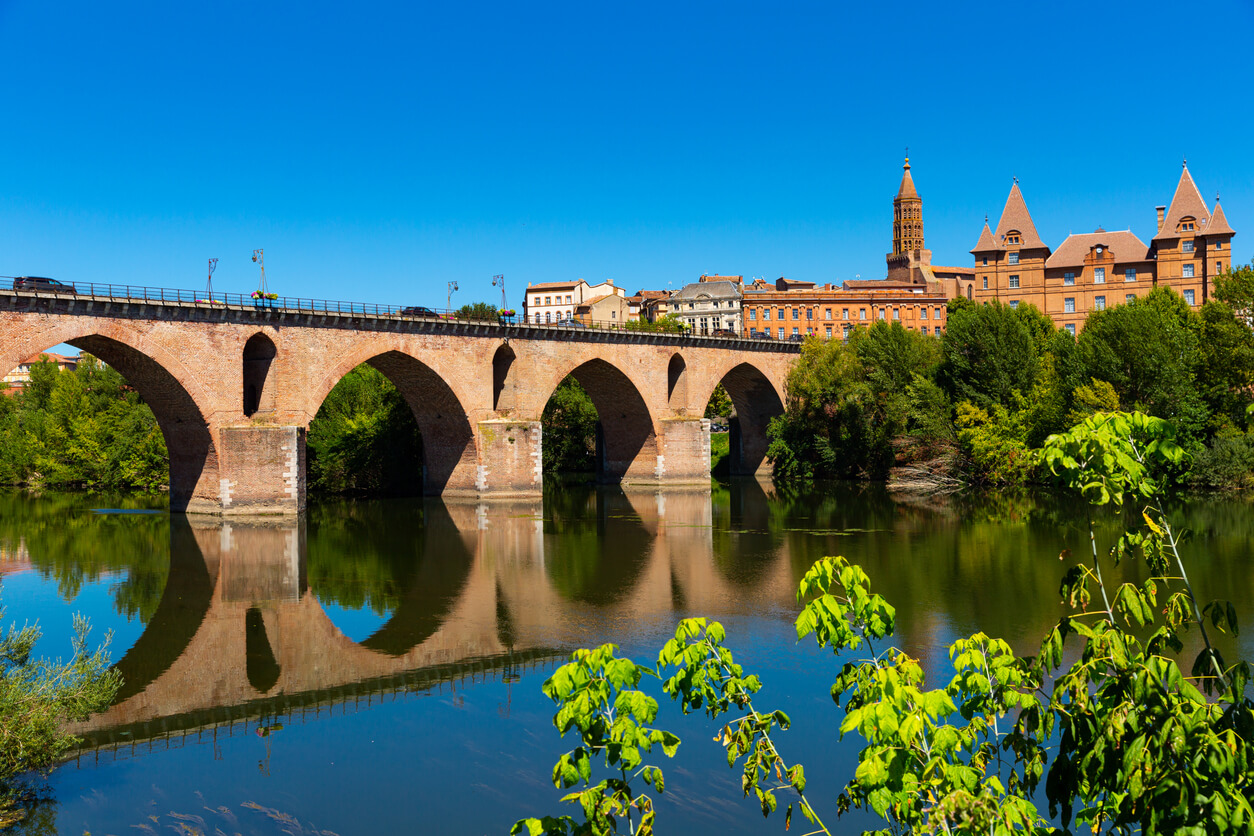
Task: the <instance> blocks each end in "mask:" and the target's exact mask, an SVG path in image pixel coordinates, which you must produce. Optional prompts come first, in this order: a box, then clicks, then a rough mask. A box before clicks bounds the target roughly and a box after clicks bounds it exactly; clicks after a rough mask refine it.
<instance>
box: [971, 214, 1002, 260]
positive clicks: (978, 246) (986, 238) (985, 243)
mask: <svg viewBox="0 0 1254 836" xmlns="http://www.w3.org/2000/svg"><path fill="white" fill-rule="evenodd" d="M995 249H997V242H996V241H994V240H993V231H992V230H991V229H989V228H988V217H987V216H985V218H984V230H983V231H982V232H981V233H980V240H979V241H976V242H975V249H973V250H971V252H973V253H986V252H988V251H989V250H995Z"/></svg>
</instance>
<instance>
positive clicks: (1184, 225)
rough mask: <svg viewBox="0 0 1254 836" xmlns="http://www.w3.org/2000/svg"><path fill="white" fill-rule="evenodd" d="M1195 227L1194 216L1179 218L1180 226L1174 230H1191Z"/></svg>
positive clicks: (1195, 220)
mask: <svg viewBox="0 0 1254 836" xmlns="http://www.w3.org/2000/svg"><path fill="white" fill-rule="evenodd" d="M1196 228H1197V219H1196V218H1181V219H1180V226H1178V227H1177V228H1176V232H1192V231H1193V230H1194V229H1196Z"/></svg>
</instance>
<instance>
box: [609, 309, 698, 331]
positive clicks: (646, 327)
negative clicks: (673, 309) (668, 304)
mask: <svg viewBox="0 0 1254 836" xmlns="http://www.w3.org/2000/svg"><path fill="white" fill-rule="evenodd" d="M623 328H624V329H625V330H627V331H651V332H655V333H661V334H682V333H684V332H685V331H687V330H688V326H687V325H685V324H684V321H683V320H682V319H680V318H679V317H677V316H675V315H674V314H667V315H666V316H662V317H658V319H657V320H656V321H654V322H650V321H649V320H647V319H633V320H628V321H627V322H624V323H623Z"/></svg>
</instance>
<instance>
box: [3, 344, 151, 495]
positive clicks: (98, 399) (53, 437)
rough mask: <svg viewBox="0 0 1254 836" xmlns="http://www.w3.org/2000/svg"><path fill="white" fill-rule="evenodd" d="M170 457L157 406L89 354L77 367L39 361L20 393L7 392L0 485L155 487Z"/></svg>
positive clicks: (128, 488)
mask: <svg viewBox="0 0 1254 836" xmlns="http://www.w3.org/2000/svg"><path fill="white" fill-rule="evenodd" d="M168 461H169V459H168V455H167V453H166V447H165V439H164V438H163V437H162V435H161V430H160V428H159V427H158V426H157V420H156V418H155V417H154V416H153V414H152V410H151V409H149V408H148V406H147V405H145V404H144V403H143V401H142V400H141V399H140V397H139V395H138V394H137V393H136V392H135V390H134V389H132V388H131V387H130V386H128V385H127V383H126V380H125V378H123V377H122V375H120V374H119V373H118V372H117V371H115V370H114V369H112V368H109V367H108V366H106V365H104V364H103V363H100V362H99V361H98V360H97V359H96V358H95V357H92V356H91V355H90V354H83V355H82V356H81V358H80V359H79V363H78V368H77V369H76V370H75V371H74V372H65V373H63V372H61V370H60V368H59V367H58V366H57V365H56V364H55V363H52V362H50V361H44V362H40V363H36V364H34V365H33V366H32V367H31V372H30V381H29V383H28V384H27V385H26V386H25V387H24V388H23V389H22V390H21V391H20V392H17V393H15V394H0V485H15V486H24V487H50V488H60V489H77V490H126V491H140V492H147V491H156V490H159V489H161V488H162V487H163V486H164V485H165V483H166V480H167V478H168V472H169V464H168Z"/></svg>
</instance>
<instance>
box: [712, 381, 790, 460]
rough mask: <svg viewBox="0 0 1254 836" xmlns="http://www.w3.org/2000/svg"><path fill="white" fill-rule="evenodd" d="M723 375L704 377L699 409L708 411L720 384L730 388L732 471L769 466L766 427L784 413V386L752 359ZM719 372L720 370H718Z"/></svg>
mask: <svg viewBox="0 0 1254 836" xmlns="http://www.w3.org/2000/svg"><path fill="white" fill-rule="evenodd" d="M728 365H729V366H730V367H729V368H727V367H725V368H724V370H723V371H722V374H718V375H717V376H715V375H711V376H710V377H709V378H707V379H705V380H703V382H702V386H701V389H700V390H699V391H698V394H702V393H703V394H704V396H705V397H704V399H703V400H701V401H699V403H698V405H697V407H696V408H697V409H699V410H704V409H705V405H706V404H707V403H709V401H710V396H711V395H713V394H714V387H715V386H717V385H718V384H719V383H722V384H723V388H724V389H726V390H727V395H728V396H729V397H730V398H731V402H732V405H733V406H734V407H736V417H735V418H733V419H732V423H731V427H730V428H729V431H730V433H731V439H730V441H731V457H732V458H731V471H732V473H733V474H738V475H747V474H754V473H760V472H762V471H764V470H766V468H767V462H766V448H767V446H768V444H767V437H766V428H767V426H769V424H770V423H771V419H772V418H775V417H776V416H779V415H782V414H783V413H784V397H783V392H782V391H781V389H780V387H779V386H778V385H777V384H776V383H775V382H774V381H772V380H771V378H770V377H769V376H768V375H767V374H765V373H764V372H763V371H762V370H761V369H759V368H758V367H757V366H755V365H753V364H752V363H749V362H741V363H734V364H728ZM716 374H717V372H716Z"/></svg>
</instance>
